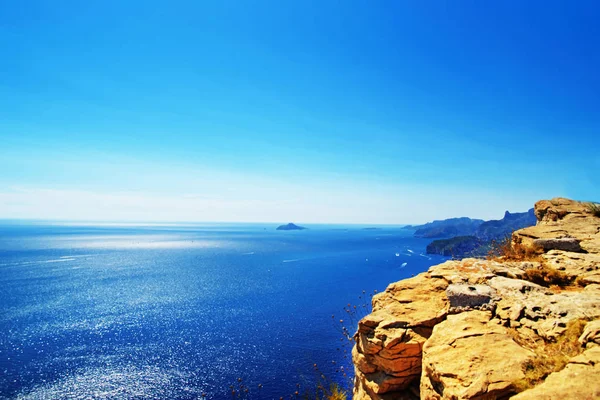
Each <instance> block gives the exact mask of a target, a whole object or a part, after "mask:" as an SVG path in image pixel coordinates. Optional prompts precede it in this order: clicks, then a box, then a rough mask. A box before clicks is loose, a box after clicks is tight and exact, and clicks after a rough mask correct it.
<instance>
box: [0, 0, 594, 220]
mask: <svg viewBox="0 0 600 400" xmlns="http://www.w3.org/2000/svg"><path fill="white" fill-rule="evenodd" d="M599 19H600V5H597V2H594V1H589V2H586V1H578V2H566V1H563V2H554V1H543V2H542V1H528V2H523V1H503V2H477V1H448V2H442V1H439V2H409V1H406V2H405V1H381V2H373V1H335V2H334V1H314V2H313V1H301V2H300V1H289V2H288V1H219V2H201V1H171V2H165V1H152V0H150V1H148V0H146V1H120V0H119V1H112V0H103V1H86V2H82V1H78V0H77V1H69V0H62V1H27V0H24V1H19V2H15V1H8V0H0V33H1V34H0V54H2V57H1V60H0V218H47V219H74V220H112V221H115V220H124V221H131V220H140V221H279V222H287V221H296V222H347V223H352V222H357V223H414V222H424V221H427V220H430V219H434V218H444V217H451V216H458V215H467V216H471V217H481V218H500V217H501V216H502V214H503V211H504V210H506V209H509V210H511V211H522V210H525V209H527V208H529V207H531V206H532V205H533V203H534V202H535V201H536V200H538V199H542V198H550V197H555V196H565V197H571V198H576V199H582V200H600V174H599V173H598V171H600V145H599V142H598V137H599V136H600V135H599V132H600V74H599V73H598V71H600V51H598V49H599V47H598V43H600V24H598V23H597V21H598V20H599Z"/></svg>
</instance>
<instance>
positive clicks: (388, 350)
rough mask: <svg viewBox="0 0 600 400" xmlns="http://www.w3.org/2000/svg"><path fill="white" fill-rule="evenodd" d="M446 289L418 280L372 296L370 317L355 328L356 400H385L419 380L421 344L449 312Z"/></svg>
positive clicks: (437, 282)
mask: <svg viewBox="0 0 600 400" xmlns="http://www.w3.org/2000/svg"><path fill="white" fill-rule="evenodd" d="M447 286H448V284H447V282H446V281H444V280H442V279H435V278H431V277H429V276H427V275H425V274H421V275H419V276H417V277H415V278H412V279H408V280H405V281H400V282H396V283H393V284H391V285H390V286H389V287H388V288H387V290H386V291H385V292H383V293H380V294H378V295H376V296H374V298H373V313H371V314H370V315H368V316H367V317H365V318H363V319H362V320H361V321H360V322H359V324H358V332H357V333H356V336H355V338H356V346H355V348H354V349H353V353H352V358H353V362H354V365H355V376H356V377H355V380H356V388H355V398H359V399H360V398H365V399H369V398H372V399H379V398H383V397H380V396H381V395H383V394H385V393H388V392H392V391H398V390H401V389H406V388H407V387H408V386H409V385H410V384H411V383H412V382H413V381H415V380H418V379H419V377H420V375H421V351H422V346H423V343H424V342H425V341H426V340H427V338H428V337H429V336H430V335H431V330H432V328H433V326H434V325H436V324H437V323H439V322H440V321H442V320H443V319H444V318H445V316H446V313H447V310H448V300H447V298H446V296H445V289H446V287H447ZM361 396H362V397H361Z"/></svg>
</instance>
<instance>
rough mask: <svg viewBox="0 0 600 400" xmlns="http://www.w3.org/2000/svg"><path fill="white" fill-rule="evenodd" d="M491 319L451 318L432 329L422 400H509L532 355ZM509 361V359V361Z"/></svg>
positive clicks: (484, 315)
mask: <svg viewBox="0 0 600 400" xmlns="http://www.w3.org/2000/svg"><path fill="white" fill-rule="evenodd" d="M491 319H492V314H491V313H490V312H484V311H471V312H466V313H462V314H458V315H450V316H448V318H447V320H446V321H444V322H442V323H440V324H438V325H437V326H436V327H435V328H434V329H433V334H432V335H431V337H430V338H429V340H428V341H427V342H426V343H425V346H424V347H423V372H422V378H421V398H425V399H471V398H480V397H484V396H487V397H486V398H496V397H505V396H507V395H509V394H511V393H515V387H514V385H513V383H514V382H516V381H517V380H519V379H522V378H523V377H524V374H523V372H522V368H521V367H522V365H523V364H524V363H525V362H526V361H527V360H528V359H530V358H531V357H532V356H533V353H532V352H531V351H529V350H527V349H524V348H522V347H520V346H519V345H518V344H517V343H515V342H514V341H513V339H512V338H511V336H510V335H509V334H508V331H507V329H506V328H504V327H501V326H499V325H497V324H495V323H492V322H490V321H491ZM507 355H510V356H507Z"/></svg>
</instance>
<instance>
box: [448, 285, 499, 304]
mask: <svg viewBox="0 0 600 400" xmlns="http://www.w3.org/2000/svg"><path fill="white" fill-rule="evenodd" d="M494 295H495V291H494V290H493V289H492V288H491V287H489V286H488V285H468V284H466V285H465V284H451V285H449V286H448V288H447V289H446V296H447V297H448V300H449V301H450V307H472V308H477V307H481V306H483V305H485V304H490V303H491V302H492V299H493V298H494Z"/></svg>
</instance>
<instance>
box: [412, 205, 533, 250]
mask: <svg viewBox="0 0 600 400" xmlns="http://www.w3.org/2000/svg"><path fill="white" fill-rule="evenodd" d="M466 220H469V218H466V219H465V218H452V219H447V220H444V221H433V222H430V223H429V224H425V225H421V227H414V228H413V229H415V228H419V229H416V230H415V236H417V237H431V238H433V237H440V236H432V235H436V234H440V233H445V234H446V235H445V238H444V239H439V240H434V241H433V242H431V243H430V244H429V245H428V246H427V253H428V254H441V255H445V256H452V257H455V258H464V257H469V256H483V255H485V254H487V252H488V250H489V248H490V245H491V241H492V240H499V239H503V238H504V237H506V236H508V235H510V234H512V232H513V231H515V230H517V229H522V228H526V227H528V226H533V225H535V223H536V218H535V214H534V212H533V208H532V209H530V210H529V211H527V212H523V213H510V212H508V211H506V212H505V213H504V218H502V219H500V220H491V221H482V222H480V223H479V224H478V225H477V226H476V227H474V225H475V223H477V221H481V220H470V221H475V223H473V222H471V223H470V224H469V222H468V221H466ZM441 223H443V224H441ZM435 224H437V226H436V225H435ZM469 226H470V227H471V228H472V230H471V231H469ZM473 227H474V228H473ZM453 232H460V233H457V234H455V233H453ZM442 237H443V236H442Z"/></svg>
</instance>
